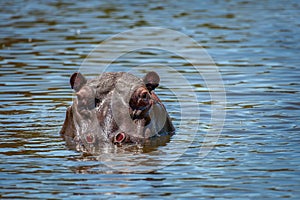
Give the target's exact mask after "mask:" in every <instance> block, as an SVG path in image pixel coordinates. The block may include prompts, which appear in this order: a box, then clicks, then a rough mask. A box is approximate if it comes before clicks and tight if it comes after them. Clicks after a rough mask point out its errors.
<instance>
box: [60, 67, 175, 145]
mask: <svg viewBox="0 0 300 200" xmlns="http://www.w3.org/2000/svg"><path fill="white" fill-rule="evenodd" d="M159 81H160V78H159V76H158V74H157V73H155V72H148V73H147V74H146V76H145V77H144V78H143V79H141V78H138V77H136V76H134V75H132V74H130V73H126V72H107V73H103V74H101V75H100V76H99V77H97V78H94V79H91V80H87V79H86V78H85V77H84V76H83V75H82V74H81V73H74V74H73V75H72V76H71V78H70V84H71V87H72V89H74V90H75V92H76V96H77V98H74V100H73V105H72V106H70V107H68V109H67V112H66V119H65V121H64V124H63V127H62V129H61V131H60V134H61V136H62V137H63V138H64V140H65V141H66V143H67V145H68V146H69V147H71V148H75V149H76V150H79V151H95V150H97V149H100V148H101V147H103V146H105V145H107V144H111V145H118V146H120V145H122V144H127V143H134V144H141V143H144V142H145V141H147V140H148V139H150V138H158V139H159V138H160V136H162V135H172V134H173V133H174V131H175V129H174V126H173V125H172V122H171V119H170V117H169V115H168V113H167V111H166V108H165V107H164V105H163V104H162V102H161V101H160V99H159V98H158V97H157V96H156V94H155V93H154V89H155V88H156V87H157V86H158V85H159Z"/></svg>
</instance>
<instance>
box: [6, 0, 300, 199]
mask: <svg viewBox="0 0 300 200" xmlns="http://www.w3.org/2000/svg"><path fill="white" fill-rule="evenodd" d="M0 5H1V6H0V13H1V15H0V16H1V17H0V27H1V29H0V66H1V68H0V69H1V74H0V80H1V81H0V88H1V89H0V99H1V101H0V102H1V103H0V107H1V110H0V118H1V133H0V134H1V142H0V160H1V164H0V171H1V173H0V176H1V178H0V180H1V181H0V197H1V198H3V199H5V198H14V199H16V198H19V199H23V198H27V199H32V198H34V199H39V198H40V199H45V198H48V199H60V198H78V199H82V198H88V199H90V198H93V199H99V198H100V199H113V198H115V199H124V198H132V199H139V198H145V199H154V198H159V199H164V198H166V199H167V198H169V199H175V198H178V199H181V198H217V199H221V198H226V199H227V198H228V199H231V198H269V199H275V198H276V199H277V198H290V199H298V198H299V197H300V192H299V191H300V170H299V165H300V156H299V153H300V149H299V143H300V135H299V130H300V122H299V108H300V103H299V102H300V95H299V80H300V79H299V78H300V72H299V64H300V60H299V50H300V46H299V45H300V34H299V33H300V30H299V29H300V20H299V19H300V17H299V13H300V12H299V8H300V3H299V2H298V1H263V2H250V1H249V2H248V1H201V2H200V1H188V2H185V1H165V2H160V1H150V2H148V1H130V2H125V1H121V0H119V1H107V2H98V1H87V2H77V3H74V2H69V1H57V2H54V1H53V2H45V1H40V2H38V3H37V2H35V1H1V3H0ZM147 26H159V27H164V28H170V29H173V30H177V31H180V32H182V33H184V34H187V35H188V36H190V37H191V38H193V39H194V40H196V41H197V42H198V43H199V44H201V45H202V46H203V47H204V48H205V49H206V50H207V52H208V53H209V54H210V55H211V56H212V58H213V59H214V61H215V63H216V64H217V66H218V67H219V71H220V73H221V75H222V78H223V81H224V86H225V90H226V98H227V107H226V122H225V125H224V128H223V130H222V134H221V135H220V138H219V140H218V141H217V143H216V145H215V146H214V148H213V150H212V151H210V153H209V154H208V155H207V156H206V157H205V158H204V159H203V158H201V157H200V156H199V149H200V148H201V145H202V141H203V138H204V136H205V134H206V132H207V131H208V130H209V129H210V128H211V125H210V117H211V116H210V115H211V108H212V104H213V102H212V101H211V98H210V96H209V91H208V89H207V87H206V86H205V82H204V81H203V80H202V79H201V78H199V75H198V74H197V73H195V72H194V71H193V69H192V68H191V67H189V65H188V64H187V63H186V61H184V60H183V59H179V58H178V57H176V55H168V54H163V55H161V54H159V53H158V52H155V51H154V52H151V50H148V52H144V53H141V52H140V53H132V54H129V55H127V56H125V57H122V58H120V59H119V60H118V61H116V63H114V64H113V65H112V68H113V70H119V69H121V70H124V71H130V70H132V66H134V65H136V63H139V64H142V63H143V62H144V61H145V62H152V61H155V62H157V61H158V62H160V63H162V64H168V65H169V66H174V69H177V70H178V71H180V73H181V74H182V75H184V76H185V77H187V78H188V80H189V81H190V83H191V84H190V85H191V87H192V89H193V91H195V94H196V96H197V101H198V102H197V104H198V105H199V108H200V124H199V130H196V129H195V128H194V127H195V126H194V124H193V121H188V122H185V123H186V124H185V126H184V127H183V128H181V129H179V130H178V131H177V133H176V136H175V137H173V138H171V140H170V141H169V142H167V143H166V144H165V145H162V146H158V147H153V149H142V150H141V149H134V150H125V151H122V150H120V152H117V153H116V154H115V159H112V160H111V161H108V160H105V159H103V158H102V160H101V159H99V157H95V156H91V155H82V154H81V153H78V152H75V151H72V150H69V149H68V148H67V147H66V146H65V144H64V142H63V141H62V139H61V138H60V136H59V134H58V132H59V130H60V128H61V125H62V123H63V120H64V117H65V109H66V107H67V106H68V105H70V104H71V100H72V91H71V89H70V88H69V85H68V81H69V76H70V75H71V74H72V73H73V72H74V71H76V70H78V69H79V67H80V65H81V63H82V62H83V60H84V59H85V58H86V57H87V55H88V54H89V52H90V51H91V50H92V49H93V48H94V47H95V46H96V45H97V44H99V43H100V42H101V41H103V40H105V39H107V38H109V37H111V36H113V35H115V34H117V33H120V32H122V31H126V30H130V29H132V28H137V27H147ZM151 59H153V60H151ZM120 66H122V67H120ZM157 68H162V67H157ZM141 73H142V71H141ZM165 81H166V82H167V83H169V84H172V83H173V86H174V88H175V89H178V90H179V91H180V89H181V91H182V89H183V91H184V90H185V89H186V88H181V87H183V86H182V85H180V84H178V83H177V81H176V80H172V77H171V76H170V77H169V79H167V80H165ZM157 92H158V93H159V95H160V96H161V98H162V99H163V101H164V102H165V104H166V106H167V109H168V110H169V112H170V115H171V116H172V118H173V121H174V124H175V125H176V126H177V127H179V126H180V122H181V111H180V109H179V107H178V105H179V101H178V98H179V96H174V94H172V92H171V91H170V90H168V88H167V87H165V88H164V87H163V86H162V87H161V88H160V89H159V90H158V91H157ZM183 94H185V95H186V93H183ZM189 100H190V98H188V97H186V102H188V103H189V102H190V107H191V108H189V109H192V108H193V105H194V103H195V102H192V101H189ZM187 108H188V106H187ZM183 147H184V148H183ZM173 159H175V161H173ZM130 161H132V162H130ZM111 166H113V167H111ZM124 167H128V168H130V169H135V167H136V168H137V170H136V171H133V170H129V171H128V170H127V171H126V170H124ZM120 169H121V170H120Z"/></svg>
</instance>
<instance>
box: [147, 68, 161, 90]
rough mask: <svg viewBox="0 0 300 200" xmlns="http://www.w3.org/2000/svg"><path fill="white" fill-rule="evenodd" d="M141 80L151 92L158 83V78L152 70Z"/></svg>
mask: <svg viewBox="0 0 300 200" xmlns="http://www.w3.org/2000/svg"><path fill="white" fill-rule="evenodd" d="M143 81H144V83H145V85H146V87H147V89H148V90H149V92H151V91H152V90H154V89H155V88H156V87H157V86H158V85H159V81H160V78H159V76H158V74H157V73H156V72H153V71H152V72H148V73H147V74H146V76H145V77H144V78H143Z"/></svg>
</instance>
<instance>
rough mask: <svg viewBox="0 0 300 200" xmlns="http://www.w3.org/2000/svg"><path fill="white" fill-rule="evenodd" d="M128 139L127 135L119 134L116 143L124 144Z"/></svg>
mask: <svg viewBox="0 0 300 200" xmlns="http://www.w3.org/2000/svg"><path fill="white" fill-rule="evenodd" d="M125 139H126V135H125V133H118V134H117V135H116V136H115V141H114V142H115V143H119V144H120V143H122V142H123V141H124V140H125Z"/></svg>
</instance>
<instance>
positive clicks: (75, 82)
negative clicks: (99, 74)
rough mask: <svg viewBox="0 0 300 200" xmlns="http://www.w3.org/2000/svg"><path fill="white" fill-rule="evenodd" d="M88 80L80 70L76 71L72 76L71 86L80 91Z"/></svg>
mask: <svg viewBox="0 0 300 200" xmlns="http://www.w3.org/2000/svg"><path fill="white" fill-rule="evenodd" d="M86 82H87V80H86V79H85V77H84V76H83V75H82V74H81V73H80V72H75V73H74V74H73V75H72V76H71V78H70V85H71V88H72V89H74V90H75V91H76V92H78V91H79V90H80V89H81V88H82V86H84V85H85V84H86Z"/></svg>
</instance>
